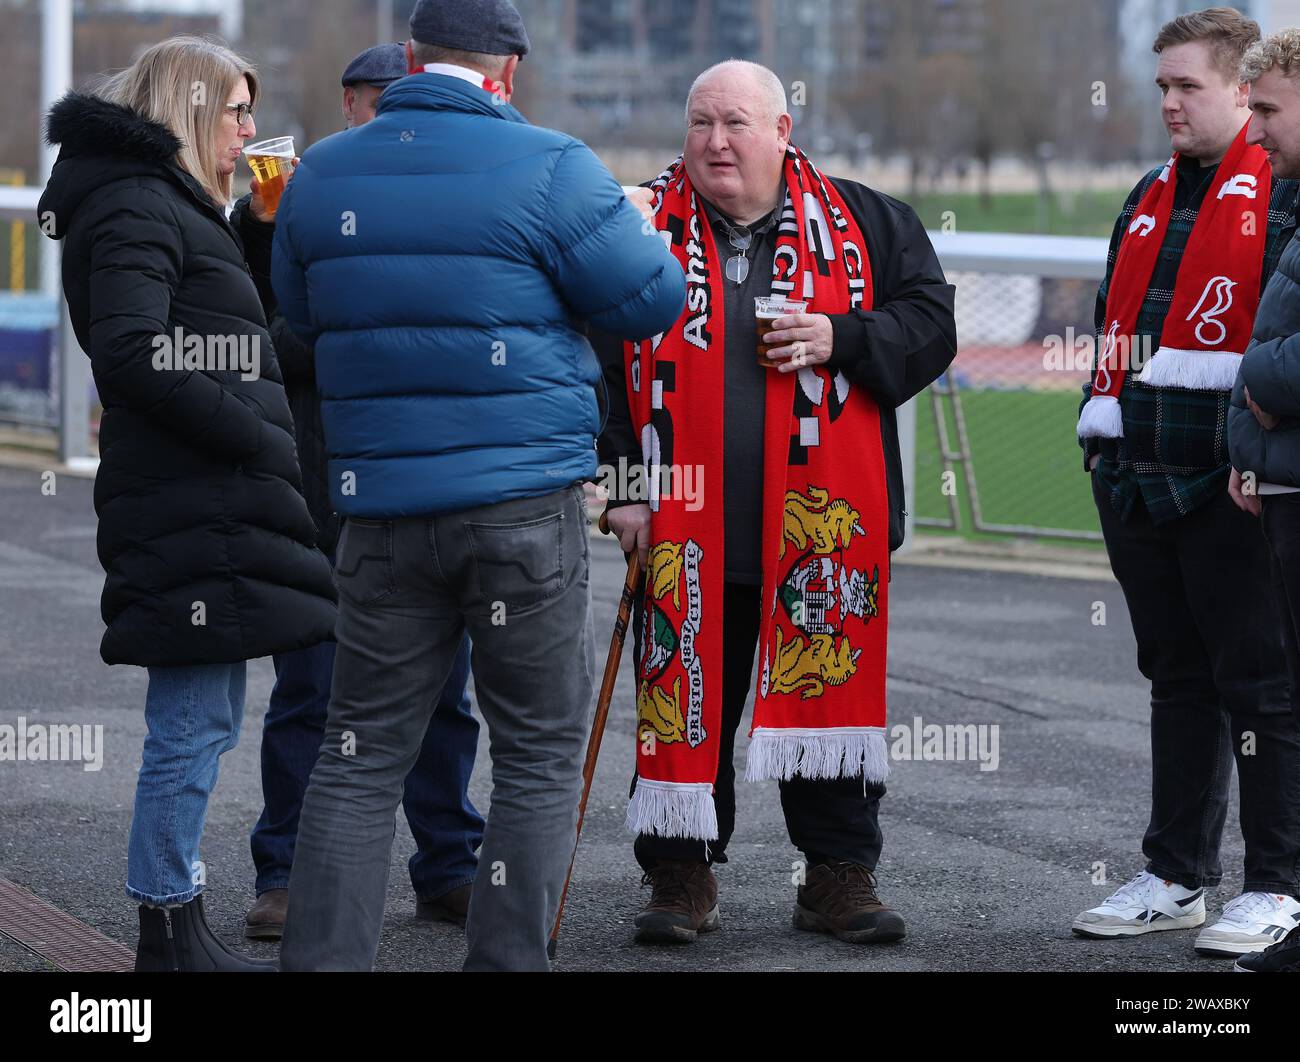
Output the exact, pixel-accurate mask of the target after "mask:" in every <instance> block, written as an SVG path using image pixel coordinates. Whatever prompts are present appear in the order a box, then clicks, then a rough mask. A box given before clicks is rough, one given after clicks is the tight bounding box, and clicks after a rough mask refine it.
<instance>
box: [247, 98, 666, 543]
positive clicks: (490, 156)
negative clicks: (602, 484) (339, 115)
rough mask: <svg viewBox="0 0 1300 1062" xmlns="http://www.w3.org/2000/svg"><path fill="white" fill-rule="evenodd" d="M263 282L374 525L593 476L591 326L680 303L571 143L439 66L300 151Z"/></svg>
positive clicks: (334, 467)
mask: <svg viewBox="0 0 1300 1062" xmlns="http://www.w3.org/2000/svg"><path fill="white" fill-rule="evenodd" d="M272 280H273V284H274V287H275V293H276V296H277V298H278V300H279V304H280V310H281V312H282V313H283V314H284V316H285V319H286V320H287V321H288V323H289V325H290V327H291V328H292V329H293V331H294V332H295V333H297V334H299V335H300V336H302V338H303V339H305V340H307V341H310V342H314V343H315V350H316V377H317V383H318V386H319V389H320V394H321V415H322V422H323V426H324V430H325V446H326V450H327V453H328V456H329V481H330V496H331V499H332V501H333V504H334V506H335V508H336V509H337V510H338V511H339V512H340V513H342V514H343V515H345V516H360V517H377V518H382V517H390V516H405V515H414V514H421V513H428V514H433V513H444V512H457V511H460V510H463V509H467V508H471V507H474V506H478V505H486V504H490V503H494V502H499V501H506V500H509V499H512V498H523V497H531V496H536V495H541V494H547V493H550V492H552V491H555V490H559V489H560V488H562V487H564V486H565V485H567V484H570V483H573V482H575V481H577V480H581V479H589V478H592V477H593V476H594V475H595V472H596V456H595V450H594V437H595V436H596V434H597V433H598V432H599V430H600V427H601V415H600V409H599V403H598V398H597V388H598V387H601V386H602V385H601V383H600V382H599V381H600V379H601V374H600V368H599V365H598V363H597V360H596V357H595V355H594V354H593V353H592V350H591V347H590V345H589V344H588V342H587V340H586V338H585V336H584V333H583V327H584V323H590V324H591V325H593V326H594V327H596V328H599V329H600V330H602V331H605V332H611V333H614V334H615V335H618V336H621V337H624V338H627V339H644V338H647V337H650V336H653V335H657V334H658V333H660V332H662V331H664V330H665V329H667V328H668V327H669V326H670V325H671V324H672V323H673V321H674V320H676V318H677V316H678V314H679V313H681V311H682V308H683V305H684V303H685V297H686V284H685V278H684V277H683V275H682V270H681V267H680V266H679V265H678V264H677V262H676V261H675V260H674V259H673V257H672V256H671V254H670V253H669V251H668V250H667V248H666V247H665V246H664V244H663V243H662V241H661V238H660V237H659V236H658V234H656V233H647V232H643V231H642V219H641V216H640V214H639V213H638V212H637V210H636V208H635V207H633V206H632V205H631V204H630V203H629V202H628V201H627V200H626V199H625V198H624V196H623V194H622V192H621V190H620V189H619V186H618V184H617V183H616V182H615V181H614V178H613V177H612V176H610V173H609V171H608V170H607V169H606V168H605V167H604V165H602V164H601V162H600V161H599V160H598V159H597V158H596V156H595V155H594V154H593V153H592V152H591V150H590V149H589V148H587V147H586V146H585V145H584V144H583V143H582V142H581V141H578V140H575V139H573V138H572V137H569V136H565V135H564V134H562V133H557V132H554V131H553V130H549V129H542V128H538V127H536V126H532V125H529V124H528V122H527V121H526V120H525V119H524V117H523V116H522V115H521V114H520V113H519V112H518V111H517V110H515V109H514V108H513V107H511V106H509V105H508V104H503V103H501V102H500V101H497V102H494V99H493V96H492V95H491V94H489V93H488V92H486V91H484V90H482V89H481V88H478V87H476V86H474V85H471V84H469V83H468V82H466V81H461V80H459V79H457V78H454V77H448V76H446V75H442V74H427V73H421V74H414V75H412V76H410V77H406V78H403V79H402V80H401V81H398V82H395V83H394V84H393V85H391V86H389V88H388V89H387V91H385V92H384V94H383V96H382V97H381V99H380V102H379V107H378V116H377V117H376V118H375V119H374V120H373V121H371V122H369V123H368V124H366V125H364V126H361V127H359V128H357V129H352V130H348V131H347V132H343V133H338V134H336V135H334V136H331V137H329V138H327V139H325V140H323V141H321V142H320V143H318V144H316V145H315V146H313V147H312V148H311V149H310V150H309V151H307V152H306V154H304V155H303V157H302V162H301V163H300V165H299V166H298V169H297V172H296V173H295V174H294V177H293V180H292V181H291V182H290V184H289V186H288V188H287V190H286V191H285V194H284V197H283V199H282V200H281V203H280V207H279V212H278V214H277V217H276V233H275V245H274V251H273V260H272Z"/></svg>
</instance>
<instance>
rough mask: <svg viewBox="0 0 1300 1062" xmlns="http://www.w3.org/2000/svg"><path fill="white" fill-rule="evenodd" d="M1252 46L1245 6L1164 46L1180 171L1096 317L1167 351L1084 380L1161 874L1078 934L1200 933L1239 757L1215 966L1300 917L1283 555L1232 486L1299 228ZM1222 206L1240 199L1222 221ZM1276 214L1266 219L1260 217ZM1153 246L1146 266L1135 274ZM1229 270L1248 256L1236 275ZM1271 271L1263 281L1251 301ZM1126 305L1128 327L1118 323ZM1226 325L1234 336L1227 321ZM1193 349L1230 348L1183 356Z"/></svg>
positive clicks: (1151, 188) (1151, 872) (1114, 248)
mask: <svg viewBox="0 0 1300 1062" xmlns="http://www.w3.org/2000/svg"><path fill="white" fill-rule="evenodd" d="M1258 39H1259V27H1258V26H1257V25H1256V23H1254V22H1253V21H1251V20H1250V19H1247V18H1245V17H1244V16H1242V15H1241V14H1240V13H1239V12H1237V11H1235V10H1233V9H1231V8H1211V9H1209V10H1206V11H1199V12H1194V13H1191V14H1187V15H1182V16H1180V17H1179V18H1177V19H1174V20H1173V21H1172V22H1170V23H1168V24H1167V25H1166V26H1164V27H1163V28H1162V29H1161V31H1160V34H1159V35H1158V36H1157V38H1156V41H1155V45H1154V50H1155V51H1156V52H1157V53H1158V54H1159V55H1160V59H1159V64H1158V68H1157V74H1156V83H1157V85H1158V86H1159V88H1160V91H1161V97H1162V104H1161V113H1162V117H1163V118H1164V121H1165V124H1166V127H1167V128H1168V130H1169V134H1170V140H1171V142H1172V145H1173V148H1174V151H1175V152H1176V153H1177V154H1176V162H1175V163H1174V165H1172V166H1169V167H1163V168H1161V169H1159V170H1153V171H1152V172H1151V173H1149V174H1147V176H1146V177H1144V178H1143V179H1142V181H1141V182H1139V184H1138V186H1137V187H1136V188H1135V189H1134V190H1133V192H1132V193H1131V194H1130V195H1129V197H1128V200H1127V202H1126V203H1125V204H1124V210H1123V212H1122V213H1121V215H1120V217H1119V220H1118V222H1117V223H1116V225H1115V231H1114V234H1113V236H1112V238H1111V245H1110V258H1109V263H1108V267H1107V275H1106V280H1105V281H1104V282H1103V284H1102V286H1101V290H1100V292H1099V293H1098V297H1097V325H1098V337H1099V345H1100V344H1101V343H1103V342H1105V341H1106V337H1109V336H1111V335H1112V334H1113V333H1115V332H1116V331H1117V329H1116V328H1115V324H1116V322H1120V323H1123V324H1125V325H1126V326H1127V327H1126V328H1125V329H1123V330H1122V334H1124V335H1130V334H1131V338H1132V344H1131V347H1130V349H1133V350H1134V351H1135V352H1138V353H1140V352H1142V351H1146V350H1155V351H1157V354H1156V356H1155V357H1153V358H1151V359H1150V364H1149V365H1147V366H1146V368H1145V369H1143V371H1142V372H1141V373H1139V372H1138V365H1139V364H1140V361H1141V359H1140V358H1135V359H1134V365H1133V368H1132V371H1128V372H1127V373H1124V372H1123V371H1122V368H1121V367H1119V366H1118V365H1117V364H1116V363H1115V362H1114V361H1113V359H1112V358H1111V357H1107V356H1105V355H1110V354H1111V352H1112V347H1113V343H1112V344H1108V345H1107V347H1106V350H1105V354H1104V355H1103V359H1102V361H1103V364H1102V365H1101V366H1100V367H1099V371H1098V374H1097V376H1096V378H1095V379H1094V381H1093V383H1092V384H1090V385H1089V386H1086V387H1085V388H1084V392H1085V402H1084V406H1083V407H1082V409H1081V413H1082V415H1081V418H1080V427H1079V434H1080V436H1081V437H1082V440H1081V441H1082V444H1083V446H1084V451H1085V459H1084V460H1085V465H1086V467H1087V468H1088V469H1089V470H1091V472H1092V480H1093V495H1094V499H1095V501H1096V503H1097V510H1098V513H1099V515H1100V518H1101V526H1102V532H1103V534H1104V536H1105V539H1106V549H1107V552H1108V554H1109V556H1110V562H1111V567H1112V569H1113V570H1114V572H1115V577H1116V578H1117V579H1118V580H1119V583H1120V586H1121V587H1122V589H1123V591H1124V597H1125V599H1126V601H1127V602H1128V607H1129V613H1130V617H1131V619H1132V623H1133V632H1134V635H1135V636H1136V639H1137V643H1138V667H1139V669H1140V670H1141V672H1142V674H1143V675H1144V676H1146V677H1147V678H1148V679H1149V680H1150V681H1151V758H1152V787H1151V788H1152V799H1151V817H1150V822H1149V825H1148V827H1147V831H1146V836H1145V837H1144V839H1143V845H1142V848H1143V853H1144V854H1145V855H1146V857H1147V864H1146V868H1145V869H1144V870H1143V871H1142V873H1140V874H1139V875H1138V876H1137V877H1136V878H1134V879H1133V880H1132V881H1130V882H1128V883H1127V884H1125V885H1123V886H1122V887H1120V889H1118V890H1117V891H1116V892H1115V893H1114V894H1113V895H1111V896H1110V897H1109V898H1107V899H1106V900H1105V901H1104V902H1103V903H1102V904H1100V905H1099V906H1097V907H1094V908H1092V909H1091V910H1088V911H1084V912H1083V913H1082V914H1080V915H1079V916H1078V918H1076V919H1075V921H1074V926H1073V928H1074V931H1075V932H1076V933H1079V934H1080V935H1084V936H1089V937H1101V938H1105V937H1116V936H1132V935H1136V934H1140V933H1147V932H1151V931H1153V930H1162V929H1184V928H1191V927H1195V926H1200V925H1202V924H1203V923H1204V922H1205V913H1206V909H1205V896H1204V890H1205V889H1206V888H1210V887H1214V886H1216V885H1218V884H1219V882H1220V880H1221V878H1222V867H1221V865H1220V862H1219V842H1220V838H1221V835H1222V832H1223V826H1224V822H1225V819H1226V816H1227V810H1228V796H1229V786H1230V783H1231V777H1232V762H1233V758H1234V756H1235V758H1236V762H1237V772H1238V776H1239V784H1240V799H1241V829H1242V835H1243V838H1244V841H1245V848H1246V863H1245V880H1244V887H1243V892H1242V893H1241V894H1240V895H1238V896H1237V897H1236V898H1234V899H1232V900H1231V901H1229V902H1228V903H1227V904H1226V905H1225V907H1224V909H1223V913H1222V916H1221V917H1220V919H1219V920H1218V921H1217V922H1215V923H1214V924H1213V925H1211V926H1209V927H1208V928H1206V929H1204V930H1202V931H1201V933H1200V934H1199V935H1198V936H1197V938H1196V943H1195V947H1196V950H1197V951H1198V952H1200V953H1201V954H1204V955H1219V956H1235V955H1242V954H1246V953H1248V952H1254V951H1259V950H1262V949H1263V948H1265V947H1267V946H1268V945H1270V944H1272V943H1273V942H1274V941H1275V940H1277V939H1279V938H1280V937H1281V936H1283V935H1285V934H1286V933H1287V932H1288V931H1289V930H1290V929H1291V928H1292V927H1293V926H1295V925H1296V924H1297V922H1298V921H1300V902H1298V901H1297V900H1296V894H1297V892H1298V891H1300V886H1298V885H1297V880H1296V874H1297V867H1298V865H1300V802H1297V801H1293V800H1286V799H1282V796H1283V794H1284V793H1285V792H1286V789H1287V786H1288V785H1291V784H1293V782H1292V780H1294V779H1296V778H1297V777H1300V728H1297V724H1296V721H1295V718H1294V717H1293V716H1292V714H1291V706H1290V704H1291V689H1290V683H1289V678H1288V673H1287V663H1286V657H1285V652H1284V649H1283V644H1282V640H1281V634H1280V631H1281V616H1280V614H1279V610H1278V607H1277V604H1276V602H1275V598H1274V596H1273V592H1272V589H1271V575H1270V562H1269V556H1268V550H1267V545H1266V543H1265V541H1264V538H1263V536H1262V534H1261V533H1260V529H1259V524H1258V521H1256V520H1255V519H1254V518H1253V517H1252V516H1250V515H1248V514H1247V513H1245V512H1243V511H1241V510H1240V509H1239V508H1238V507H1237V506H1236V505H1235V504H1234V503H1233V501H1232V499H1231V498H1230V497H1229V493H1228V485H1229V475H1230V466H1229V460H1228V449H1227V447H1228V441H1227V419H1228V407H1229V398H1230V388H1231V385H1232V377H1233V376H1234V375H1235V371H1236V366H1237V364H1239V362H1240V358H1239V357H1236V355H1239V354H1240V353H1241V352H1242V351H1243V350H1244V349H1245V342H1246V341H1247V340H1248V339H1249V325H1250V318H1252V317H1253V315H1254V309H1255V302H1256V301H1257V300H1258V293H1259V291H1262V290H1263V288H1264V286H1265V285H1266V284H1267V282H1268V279H1269V277H1270V275H1271V274H1272V272H1273V269H1274V267H1275V266H1276V264H1277V260H1278V257H1279V256H1280V254H1281V252H1282V249H1283V248H1284V247H1285V246H1286V244H1287V243H1288V242H1289V241H1290V239H1291V237H1292V236H1293V235H1294V233H1295V227H1296V218H1295V212H1296V200H1297V194H1298V192H1300V187H1298V186H1297V183H1296V182H1293V181H1282V180H1272V179H1271V176H1270V175H1269V172H1268V170H1267V167H1266V166H1265V165H1264V164H1263V156H1262V153H1260V152H1259V149H1258V148H1249V147H1247V145H1245V143H1244V139H1243V137H1242V136H1241V134H1242V129H1243V126H1244V125H1245V124H1246V121H1247V119H1248V118H1249V110H1248V108H1247V106H1246V103H1247V89H1246V86H1245V85H1243V84H1242V83H1241V79H1240V76H1239V73H1238V67H1239V64H1240V61H1241V58H1242V55H1243V54H1244V52H1245V51H1246V49H1247V48H1248V47H1249V46H1250V45H1251V44H1253V43H1254V42H1255V41H1256V40H1258ZM1248 152H1254V154H1248ZM1229 155H1231V160H1230V162H1229V165H1231V166H1232V168H1233V170H1234V172H1233V173H1231V174H1229V173H1227V172H1226V170H1227V168H1228V166H1227V165H1225V167H1224V169H1225V173H1223V174H1220V173H1219V172H1218V171H1219V169H1220V163H1221V162H1222V161H1223V160H1224V159H1225V156H1229ZM1237 171H1245V172H1240V173H1239V172H1237ZM1260 171H1262V173H1261V172H1260ZM1252 174H1255V175H1254V176H1252ZM1157 181H1164V182H1166V184H1165V185H1164V186H1163V188H1162V187H1161V186H1159V185H1157V184H1156V182H1157ZM1170 181H1172V182H1174V186H1173V189H1172V197H1170V195H1169V187H1168V183H1167V182H1170ZM1270 185H1271V195H1269V196H1268V197H1267V200H1266V194H1265V193H1266V190H1267V189H1269V188H1270ZM1215 189H1217V193H1216V191H1215ZM1225 197H1227V198H1228V202H1229V204H1231V206H1230V207H1225V208H1224V209H1223V210H1220V211H1219V212H1218V213H1217V214H1213V215H1212V214H1211V211H1213V210H1215V208H1216V206H1217V205H1218V204H1219V203H1222V202H1223V200H1224V199H1225ZM1170 198H1172V205H1170V203H1169V199H1170ZM1265 202H1267V220H1265V219H1264V218H1263V217H1261V216H1260V215H1261V214H1262V212H1263V211H1262V208H1263V207H1264V204H1265ZM1157 204H1159V205H1157ZM1161 206H1163V209H1164V214H1162V213H1161ZM1230 211H1231V212H1230ZM1202 217H1205V218H1207V219H1209V218H1210V217H1214V218H1215V222H1214V224H1215V225H1218V226H1221V227H1220V228H1215V229H1214V230H1213V231H1210V232H1207V231H1206V229H1208V228H1209V224H1210V223H1209V221H1208V220H1207V222H1206V225H1205V227H1204V228H1202V229H1201V230H1199V231H1198V232H1196V233H1194V229H1196V226H1197V222H1198V219H1200V218H1202ZM1228 218H1231V219H1232V220H1231V221H1228V220H1227V219H1228ZM1238 218H1240V219H1244V220H1242V221H1240V222H1239V221H1238V220H1237V219H1238ZM1162 223H1163V224H1165V226H1166V227H1165V229H1164V232H1163V239H1162V240H1161V242H1160V244H1159V248H1158V254H1157V253H1156V249H1155V248H1150V249H1149V250H1146V251H1143V250H1137V249H1132V250H1130V248H1139V247H1140V248H1146V247H1147V245H1145V244H1143V243H1142V242H1141V241H1142V238H1143V237H1145V236H1146V235H1148V234H1152V236H1153V239H1161V235H1160V233H1159V231H1155V232H1153V231H1152V230H1153V229H1157V230H1158V226H1159V225H1160V224H1162ZM1256 225H1258V226H1259V227H1264V226H1266V231H1264V233H1263V234H1262V237H1263V238H1262V239H1255V240H1254V241H1253V242H1248V241H1246V240H1245V239H1244V237H1242V236H1239V233H1248V234H1249V235H1250V236H1255V233H1256V229H1255V226H1256ZM1207 236H1208V237H1209V242H1208V243H1207ZM1198 237H1199V239H1198ZM1238 240H1240V241H1241V242H1240V243H1239V242H1238ZM1125 241H1132V243H1129V242H1125ZM1121 244H1123V245H1124V248H1125V250H1126V252H1127V254H1126V256H1121V255H1120V250H1121ZM1193 246H1194V247H1195V250H1194V251H1193V250H1189V248H1191V247H1193ZM1246 246H1248V248H1249V250H1243V247H1246ZM1185 252H1187V253H1186V254H1185ZM1144 253H1145V254H1146V255H1147V257H1146V258H1145V259H1143V261H1144V262H1145V263H1146V264H1145V265H1144V266H1143V268H1141V269H1136V270H1135V269H1129V268H1127V262H1132V261H1133V260H1134V259H1135V258H1137V257H1140V256H1141V255H1143V254H1144ZM1243 255H1249V256H1253V257H1245V258H1243ZM1193 258H1195V261H1196V264H1195V267H1192V259H1193ZM1151 260H1153V261H1154V265H1153V266H1152V265H1150V261H1151ZM1117 261H1118V262H1119V263H1120V265H1121V269H1120V270H1119V272H1121V273H1124V274H1125V278H1124V279H1125V280H1127V281H1128V282H1130V283H1132V281H1133V279H1134V277H1135V276H1143V275H1149V276H1150V280H1149V282H1148V283H1147V284H1146V288H1145V294H1143V293H1142V291H1141V290H1135V291H1127V292H1126V291H1122V290H1120V287H1121V286H1122V283H1123V281H1121V285H1114V284H1113V281H1114V280H1115V279H1117V270H1116V264H1117ZM1233 261H1236V262H1237V263H1239V264H1240V263H1242V262H1247V263H1248V264H1249V266H1248V269H1247V270H1246V273H1243V274H1241V275H1238V276H1237V277H1236V279H1235V280H1234V279H1232V277H1231V274H1232V268H1231V265H1230V264H1228V263H1231V262H1233ZM1257 261H1258V262H1259V269H1260V276H1259V280H1258V284H1259V289H1258V291H1254V292H1252V291H1251V290H1250V289H1252V288H1253V287H1254V284H1255V278H1254V276H1253V270H1254V268H1255V262H1257ZM1207 264H1208V265H1209V270H1208V272H1209V273H1228V274H1230V275H1228V276H1210V277H1209V280H1208V282H1206V281H1205V280H1204V279H1203V278H1202V277H1201V275H1200V274H1199V273H1196V274H1194V275H1190V274H1193V272H1194V268H1195V269H1200V268H1203V267H1204V266H1206V265H1207ZM1180 267H1181V272H1180ZM1243 276H1244V277H1245V282H1243V280H1242V278H1243ZM1202 285H1204V288H1203V290H1202ZM1137 286H1138V287H1139V288H1140V284H1138V285H1137ZM1112 287H1115V289H1116V290H1114V291H1112V290H1111V289H1112ZM1193 288H1194V289H1195V290H1192V289H1193ZM1234 289H1235V291H1234ZM1234 294H1235V296H1236V301H1237V302H1238V306H1237V307H1236V309H1235V310H1232V303H1233V301H1234ZM1197 295H1200V299H1199V301H1196V305H1195V306H1194V308H1193V309H1192V311H1191V312H1190V313H1186V315H1185V309H1186V305H1190V304H1191V302H1192V301H1193V300H1196V297H1197ZM1126 297H1127V305H1128V306H1129V307H1130V311H1129V312H1130V314H1131V315H1132V317H1133V318H1135V319H1134V320H1129V321H1125V320H1124V310H1123V309H1122V307H1124V306H1125V305H1126ZM1225 304H1226V305H1225ZM1117 307H1121V309H1119V310H1117V309H1116V308H1117ZM1172 307H1177V309H1175V310H1173V312H1171V308H1172ZM1243 310H1244V311H1245V312H1244V313H1243ZM1202 311H1203V312H1202ZM1230 311H1231V312H1232V313H1233V314H1235V317H1231V318H1230V316H1229V313H1230ZM1220 316H1222V321H1220ZM1197 320H1199V322H1200V323H1199V324H1197V325H1195V326H1193V325H1191V324H1189V323H1188V322H1193V321H1197ZM1230 320H1231V321H1233V322H1235V332H1236V334H1235V335H1234V334H1230V331H1231V330H1230V329H1228V328H1227V327H1226V325H1227V324H1228V323H1229V321H1230ZM1193 327H1195V332H1194V333H1193V331H1192V329H1193ZM1130 330H1131V333H1130ZM1193 336H1194V338H1193ZM1198 342H1203V343H1205V344H1208V345H1215V346H1217V347H1218V348H1219V349H1216V350H1213V351H1208V350H1202V349H1187V348H1189V347H1192V348H1195V347H1196V345H1197V343H1198ZM1148 344H1149V347H1148ZM1157 363H1159V365H1158V366H1157ZM1107 366H1110V367H1111V368H1114V369H1116V371H1114V372H1108V371H1106V369H1107ZM1157 368H1158V369H1159V371H1155V370H1157ZM1178 384H1181V386H1178ZM1099 414H1101V415H1099Z"/></svg>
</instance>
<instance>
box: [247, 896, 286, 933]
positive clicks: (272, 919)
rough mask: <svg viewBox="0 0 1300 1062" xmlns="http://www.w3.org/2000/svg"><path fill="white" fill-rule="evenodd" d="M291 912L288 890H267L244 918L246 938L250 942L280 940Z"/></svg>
mask: <svg viewBox="0 0 1300 1062" xmlns="http://www.w3.org/2000/svg"><path fill="white" fill-rule="evenodd" d="M288 910H289V890H288V889H267V890H266V892H264V893H262V895H261V896H259V897H258V898H257V902H256V903H254V904H253V906H252V907H250V908H249V909H248V914H247V915H245V916H244V936H245V937H247V938H248V939H249V940H279V939H280V938H281V937H282V936H283V935H284V916H285V914H286V913H287V912H288Z"/></svg>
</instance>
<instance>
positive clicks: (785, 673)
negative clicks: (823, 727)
mask: <svg viewBox="0 0 1300 1062" xmlns="http://www.w3.org/2000/svg"><path fill="white" fill-rule="evenodd" d="M861 655H862V650H861V649H854V648H853V646H852V645H851V644H850V643H849V640H848V639H847V638H843V639H841V641H840V645H839V648H838V649H837V648H836V647H835V642H834V640H833V639H832V638H831V636H830V635H829V634H814V635H813V636H812V639H811V640H805V639H804V637H803V636H802V635H799V634H796V635H795V636H794V637H793V638H792V639H791V640H790V641H788V642H787V641H786V640H785V638H784V636H783V634H782V631H781V628H780V627H779V626H778V627H777V628H776V667H774V668H773V669H772V692H773V693H798V694H799V697H800V700H805V701H806V700H808V698H810V697H820V696H821V695H822V692H823V691H824V690H825V689H826V687H827V686H842V685H843V684H844V683H846V682H848V680H849V679H850V678H852V677H853V675H855V674H856V673H857V670H858V657H859V656H861Z"/></svg>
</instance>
